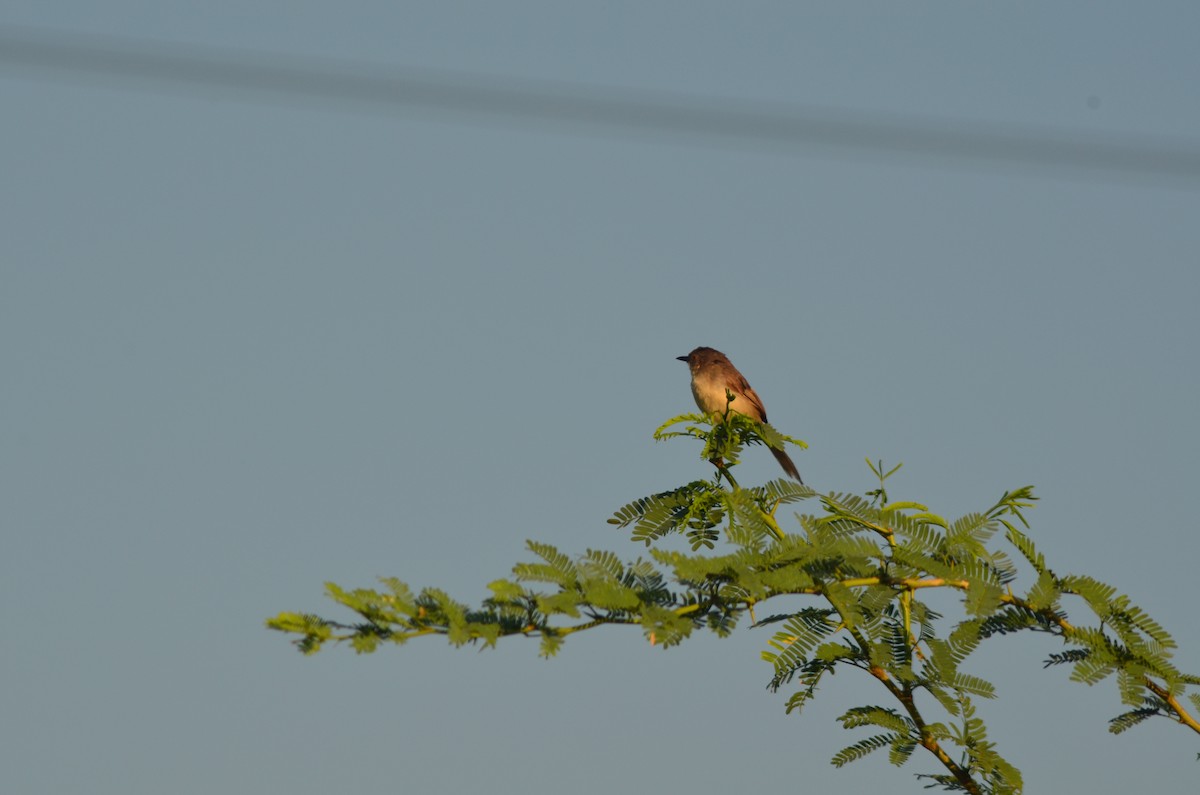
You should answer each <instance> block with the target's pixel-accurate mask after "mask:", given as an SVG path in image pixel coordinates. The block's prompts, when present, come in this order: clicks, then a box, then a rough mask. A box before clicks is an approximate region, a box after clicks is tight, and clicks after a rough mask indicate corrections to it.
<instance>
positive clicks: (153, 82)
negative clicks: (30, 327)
mask: <svg viewBox="0 0 1200 795" xmlns="http://www.w3.org/2000/svg"><path fill="white" fill-rule="evenodd" d="M3 74H7V75H9V76H17V77H30V76H35V77H39V78H45V77H57V78H58V79H67V80H72V81H77V82H87V83H92V82H96V81H100V82H102V83H104V84H108V85H115V86H117V87H120V88H152V89H157V90H168V91H171V92H177V91H179V90H181V89H192V90H216V91H219V92H221V96H222V97H232V98H242V99H245V98H253V97H271V98H275V99H287V100H291V101H298V102H302V103H310V104H311V103H319V104H331V105H335V106H338V107H340V108H344V109H349V110H355V109H391V110H400V111H405V110H408V111H414V110H415V111H418V112H420V113H423V114H429V113H434V114H440V115H441V116H442V117H447V116H448V117H451V118H454V119H458V120H461V119H463V118H472V119H487V120H493V121H502V122H508V123H517V124H535V125H538V129H544V128H545V125H546V124H550V125H552V127H553V128H555V129H565V130H582V131H584V132H586V133H588V134H597V133H621V134H633V135H650V136H652V137H654V138H656V139H661V138H664V137H665V138H666V139H667V140H669V141H671V142H680V143H682V142H686V143H699V144H705V143H711V144H719V145H721V146H726V147H729V146H732V147H735V148H740V149H747V150H762V149H763V148H766V149H767V150H769V151H775V152H777V151H785V152H791V153H800V154H802V153H807V152H811V151H813V150H821V151H823V152H841V153H850V154H853V153H860V154H869V155H876V156H878V155H885V156H915V157H917V158H919V159H921V160H923V161H926V162H929V161H932V162H935V163H938V162H947V161H950V162H955V161H957V162H968V163H969V162H975V163H981V164H989V165H1006V164H1007V165H1011V166H1017V167H1025V168H1030V167H1032V168H1034V169H1037V170H1039V171H1042V170H1057V171H1060V172H1074V173H1091V174H1096V175H1116V176H1119V175H1126V176H1134V177H1149V178H1154V179H1169V180H1171V181H1174V182H1176V183H1182V184H1186V185H1196V184H1200V143H1198V142H1196V141H1193V140H1180V139H1164V138H1154V137H1148V136H1134V135H1115V134H1111V133H1109V134H1101V133H1096V132H1092V131H1079V130H1061V129H1059V130H1056V129H1048V128H1036V127H1030V126H1018V125H1012V124H999V123H993V122H982V121H966V120H951V119H935V118H928V117H917V116H900V115H894V114H880V113H868V112H861V111H859V112H856V111H849V110H839V109H833V108H822V107H802V106H794V105H788V104H784V103H769V102H756V101H749V100H744V99H734V98H720V97H703V96H694V95H688V94H681V93H672V92H666V91H650V90H640V89H629V88H611V87H597V86H590V85H581V84H568V83H561V82H554V81H547V80H523V79H515V78H500V77H496V76H489V75H478V74H466V73H456V72H449V71H437V70H430V69H415V68H407V69H406V68H398V67H387V66H382V65H379V64H371V63H362V62H353V61H338V60H333V59H317V58H311V57H301V56H289V55H281V54H270V55H268V54H264V53H257V52H248V51H245V50H231V49H220V48H210V47H200V46H195V45H180V44H174V43H172V44H165V43H161V42H151V41H146V40H138V39H130V38H121V37H108V36H97V35H82V34H68V33H62V32H53V31H46V30H41V29H30V28H14V27H0V75H3Z"/></svg>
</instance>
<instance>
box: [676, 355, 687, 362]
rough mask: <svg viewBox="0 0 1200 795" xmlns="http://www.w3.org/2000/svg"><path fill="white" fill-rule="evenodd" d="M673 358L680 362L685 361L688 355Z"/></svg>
mask: <svg viewBox="0 0 1200 795" xmlns="http://www.w3.org/2000/svg"><path fill="white" fill-rule="evenodd" d="M675 358H676V359H678V360H679V361H681V362H686V361H687V360H688V357H686V356H676V357H675Z"/></svg>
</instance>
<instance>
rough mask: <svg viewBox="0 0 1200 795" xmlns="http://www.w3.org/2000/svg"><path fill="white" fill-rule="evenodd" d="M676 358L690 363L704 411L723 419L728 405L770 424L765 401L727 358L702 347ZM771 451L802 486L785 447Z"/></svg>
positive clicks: (695, 394)
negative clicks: (784, 449)
mask: <svg viewBox="0 0 1200 795" xmlns="http://www.w3.org/2000/svg"><path fill="white" fill-rule="evenodd" d="M675 358H676V359H678V360H679V361H681V362H687V366H688V369H689V370H690V371H691V373H692V397H694V398H695V399H696V405H697V406H699V407H700V410H701V411H703V412H705V413H706V414H715V415H717V416H720V415H722V414H724V413H725V409H726V406H728V408H729V409H730V410H732V411H736V412H737V413H739V414H744V415H745V416H747V417H749V418H750V419H752V420H754V421H756V422H766V421H767V409H766V408H765V407H764V406H763V402H762V398H760V397H759V396H758V393H757V392H755V391H754V389H753V387H751V386H750V382H749V381H747V380H746V377H745V376H744V375H742V374H741V372H739V371H738V369H737V368H736V367H734V366H733V362H731V361H729V357H728V356H726V355H725V354H723V353H721V352H720V351H718V350H716V349H715V348H706V347H704V346H701V347H699V348H696V349H695V350H693V351H692V352H691V353H689V354H688V355H687V356H676V357H675ZM726 390H728V391H729V392H730V393H732V394H733V401H732V402H730V401H729V400H728V399H727V397H726V394H725V392H726ZM770 450H771V455H773V456H775V460H776V461H778V462H779V466H781V467H783V471H784V472H785V473H787V474H788V475H789V476H790V477H793V478H795V479H796V480H797V481H799V482H800V483H801V484H802V485H803V483H804V481H803V480H801V479H800V472H799V470H797V469H796V465H795V464H793V463H792V459H791V458H789V457H788V454H787V453H785V452H784V451H783V448H775V447H772V448H770Z"/></svg>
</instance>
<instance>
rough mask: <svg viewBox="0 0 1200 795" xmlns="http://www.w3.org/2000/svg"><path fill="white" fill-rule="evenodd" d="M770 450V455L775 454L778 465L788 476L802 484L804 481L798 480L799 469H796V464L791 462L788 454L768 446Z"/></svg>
mask: <svg viewBox="0 0 1200 795" xmlns="http://www.w3.org/2000/svg"><path fill="white" fill-rule="evenodd" d="M770 450H771V455H773V456H775V460H776V461H778V462H779V466H781V467H783V471H784V472H786V473H787V474H788V475H789V476H790V477H793V478H795V479H796V480H797V482H799V483H800V485H801V486H803V485H804V481H803V480H800V470H798V469H796V465H795V464H793V463H792V459H791V458H789V457H788V454H787V453H785V452H783V450H776V449H775V448H774V447H772V448H770Z"/></svg>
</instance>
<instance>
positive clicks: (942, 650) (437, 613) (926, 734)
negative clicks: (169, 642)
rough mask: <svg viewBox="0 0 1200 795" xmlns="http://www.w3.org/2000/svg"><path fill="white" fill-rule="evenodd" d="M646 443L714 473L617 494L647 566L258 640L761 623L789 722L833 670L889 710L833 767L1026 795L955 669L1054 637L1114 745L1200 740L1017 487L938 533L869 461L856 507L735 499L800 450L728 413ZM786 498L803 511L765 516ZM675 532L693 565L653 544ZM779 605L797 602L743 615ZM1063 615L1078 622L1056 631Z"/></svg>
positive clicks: (1121, 622) (1131, 617)
mask: <svg viewBox="0 0 1200 795" xmlns="http://www.w3.org/2000/svg"><path fill="white" fill-rule="evenodd" d="M654 436H655V438H656V439H660V440H669V439H677V438H692V439H697V440H699V441H700V442H701V443H702V446H703V449H702V453H701V454H702V456H703V457H704V458H705V459H706V460H708V461H710V462H711V463H712V464H713V466H714V477H713V478H712V479H711V480H696V481H692V482H690V483H687V484H684V485H682V486H680V487H678V488H675V489H673V490H670V491H665V492H659V493H655V494H651V495H649V496H646V497H641V498H638V499H636V500H633V501H632V502H629V503H628V504H626V505H624V506H622V507H621V508H619V509H618V510H617V511H616V512H615V513H614V514H613V516H612V518H610V519H609V520H608V521H609V523H610V524H612V525H614V526H615V527H617V528H622V529H625V530H627V531H628V532H629V534H630V539H631V540H632V541H635V542H639V543H640V544H641V545H643V546H644V547H648V548H649V549H648V552H647V554H648V556H649V557H648V558H646V557H638V558H636V559H634V560H632V561H629V560H624V559H622V558H621V557H620V556H618V555H617V554H615V553H613V552H609V551H603V550H587V551H586V552H584V553H583V554H582V555H577V556H571V555H568V554H566V553H564V552H561V551H560V550H558V549H557V548H555V547H553V546H551V545H549V544H543V543H538V542H534V541H529V542H527V549H528V551H529V553H530V554H531V556H532V559H531V560H529V561H527V562H523V563H518V564H516V565H515V566H514V567H513V569H512V573H511V576H510V577H509V578H505V579H499V580H496V581H494V582H492V583H490V584H489V585H488V590H489V592H490V595H489V596H488V597H487V598H486V599H484V600H483V601H482V603H481V604H480V605H478V606H476V607H471V606H468V605H466V604H463V603H461V602H458V601H455V600H454V599H453V598H451V597H450V596H449V595H448V594H446V593H444V592H443V591H441V590H438V589H436V588H424V589H422V590H421V591H420V592H418V593H414V592H413V591H412V589H410V588H409V586H408V585H407V584H406V583H404V582H402V581H400V580H397V579H394V578H384V579H382V580H381V581H380V587H377V588H358V589H354V590H346V589H343V588H341V587H339V586H337V585H335V584H333V583H326V594H327V595H328V596H329V597H330V598H331V599H332V600H333V601H335V602H337V603H338V604H339V605H341V606H342V607H344V608H347V609H348V610H349V611H350V612H351V613H352V614H353V615H354V616H355V619H354V620H353V621H351V622H343V621H335V620H331V619H326V618H322V617H319V616H316V615H312V614H307V613H288V612H285V613H280V614H279V615H277V616H275V617H274V618H271V619H269V620H268V621H267V626H268V627H270V628H272V629H275V630H279V631H282V632H286V633H290V634H293V635H295V636H297V637H296V640H295V643H296V645H297V646H298V647H299V649H300V650H301V651H302V652H304V653H305V654H314V653H316V652H317V651H320V650H321V649H322V648H323V647H324V646H325V645H326V644H327V643H329V642H331V641H333V642H338V643H346V644H349V645H350V646H351V647H352V648H353V649H354V650H355V651H356V652H358V653H368V652H373V651H376V650H377V649H378V648H379V647H380V645H381V644H394V645H399V644H403V643H406V642H408V641H409V640H411V639H413V638H416V637H420V636H424V635H442V636H445V637H446V639H447V640H449V642H450V643H451V644H453V645H455V646H463V645H467V644H483V645H484V646H493V645H495V644H496V643H497V642H498V641H499V640H500V639H501V638H504V637H510V636H524V637H534V638H538V639H539V640H540V643H541V654H542V655H543V656H545V657H551V656H553V655H555V654H556V653H557V652H558V651H559V650H560V648H561V647H562V645H563V643H564V642H565V641H566V639H567V638H568V637H569V636H570V635H572V634H574V633H576V632H582V631H586V630H593V629H597V628H599V627H602V626H606V625H630V626H638V627H640V628H641V632H642V633H643V635H644V636H645V638H646V639H647V640H648V641H649V643H650V644H651V645H653V646H659V647H662V648H664V649H665V648H671V647H674V646H678V645H680V644H682V643H683V642H684V641H686V640H687V639H688V638H689V637H691V636H692V635H693V634H694V633H695V632H696V631H697V630H702V629H707V630H709V631H711V632H714V633H716V634H717V635H720V636H725V635H728V634H729V633H731V632H732V631H733V630H734V629H735V628H736V627H737V625H738V623H739V622H741V621H744V620H748V621H749V623H750V625H751V626H756V627H768V626H770V627H774V634H773V635H772V636H771V638H770V640H768V641H767V647H766V648H765V649H764V650H763V652H762V658H763V659H764V660H765V661H766V662H768V663H769V664H770V665H771V666H772V675H771V677H770V679H769V682H768V686H769V687H770V688H771V689H772V690H775V691H783V690H786V691H787V692H788V698H787V701H786V709H787V711H788V712H801V711H802V710H803V708H804V706H805V705H806V704H807V703H808V702H809V701H811V700H812V699H813V698H815V697H816V695H817V693H818V690H819V688H820V684H821V682H822V680H823V679H824V677H825V676H826V675H827V674H832V673H834V672H835V671H837V670H839V669H854V670H856V671H857V672H859V673H860V674H861V675H865V676H866V677H868V679H867V681H874V683H875V686H876V688H877V689H876V690H875V691H874V692H875V693H876V694H878V695H880V696H883V697H886V698H887V699H888V701H889V703H890V706H880V705H876V704H873V703H866V704H864V705H861V706H856V707H852V708H850V709H848V710H847V711H846V712H845V713H843V715H842V716H841V718H840V722H841V723H842V725H843V727H844V728H846V729H849V730H859V729H867V730H871V731H873V732H874V733H873V734H871V735H869V736H867V737H865V738H862V739H859V740H857V741H855V742H853V743H852V744H851V745H848V746H847V747H846V748H844V749H842V750H841V751H839V752H838V753H837V754H835V755H834V757H833V759H832V763H833V764H834V765H837V766H839V767H841V766H843V765H846V764H849V763H850V762H853V761H856V760H858V759H860V758H862V757H864V756H866V755H868V754H870V753H872V752H874V751H879V750H884V749H886V750H887V752H888V759H889V761H890V762H891V763H892V764H895V765H897V766H900V765H903V764H905V763H906V762H907V761H908V760H909V758H910V757H911V756H912V754H913V753H914V752H915V751H916V750H917V749H918V748H922V749H924V750H925V751H927V752H928V753H929V754H931V755H932V756H933V758H934V759H935V760H936V762H937V764H938V765H939V770H938V772H936V773H928V774H918V775H919V777H920V778H921V779H923V780H924V781H925V782H926V786H928V787H938V788H941V789H945V790H948V791H960V792H971V793H1019V792H1021V791H1022V789H1023V782H1022V778H1021V774H1020V771H1019V770H1018V769H1017V768H1016V767H1015V766H1014V765H1013V764H1012V763H1011V762H1009V761H1008V760H1007V759H1005V758H1004V757H1003V756H1002V755H1001V754H1000V752H999V750H998V749H997V746H996V744H995V743H994V742H993V741H992V740H990V739H989V737H988V733H987V727H986V725H985V723H984V720H983V718H982V717H981V716H980V715H979V713H978V710H977V706H976V700H977V699H990V698H993V697H994V695H995V687H994V686H993V685H992V683H990V682H988V681H986V680H984V679H982V678H980V677H978V676H975V675H973V674H971V673H969V672H968V671H967V670H965V667H966V665H967V663H968V662H969V659H970V657H971V655H972V654H974V653H976V652H977V651H979V650H980V649H981V648H985V647H984V644H983V642H984V641H985V640H988V639H990V638H992V637H993V636H998V635H1009V634H1014V633H1018V632H1036V633H1041V634H1044V635H1050V636H1054V637H1056V638H1057V639H1058V642H1059V643H1060V644H1061V650H1060V651H1055V652H1052V653H1050V654H1049V655H1048V656H1047V658H1046V660H1045V665H1046V667H1051V666H1068V667H1069V668H1070V671H1071V672H1070V678H1071V679H1072V680H1074V681H1077V682H1082V683H1084V684H1088V685H1094V684H1098V683H1100V682H1102V681H1104V680H1107V679H1110V678H1111V679H1113V680H1114V681H1115V683H1116V685H1117V692H1118V695H1119V697H1120V699H1121V702H1122V703H1123V704H1124V705H1125V706H1126V707H1127V708H1128V709H1127V711H1125V712H1123V713H1121V714H1120V715H1117V716H1116V717H1114V718H1113V719H1112V720H1111V721H1110V724H1109V728H1110V731H1112V732H1113V733H1114V734H1116V733H1121V732H1124V731H1126V730H1128V729H1130V728H1132V727H1133V726H1135V725H1138V724H1140V723H1142V722H1144V721H1145V720H1147V719H1149V718H1152V717H1166V718H1170V719H1171V720H1173V721H1176V722H1178V723H1179V724H1181V725H1183V726H1186V727H1188V728H1191V729H1192V730H1193V731H1196V732H1198V733H1200V723H1197V720H1196V718H1195V717H1194V715H1195V714H1196V712H1197V711H1198V710H1200V694H1198V693H1196V692H1195V690H1194V686H1195V685H1197V684H1200V679H1198V678H1197V677H1195V676H1192V675H1189V674H1185V673H1183V672H1181V671H1180V670H1179V669H1177V668H1176V667H1175V665H1174V663H1173V662H1172V661H1171V656H1172V650H1173V649H1175V647H1176V644H1175V641H1174V640H1173V639H1172V638H1171V636H1170V635H1169V634H1168V633H1167V631H1166V630H1165V629H1164V628H1163V627H1162V626H1161V625H1160V624H1158V623H1157V622H1156V621H1154V620H1153V619H1152V618H1151V617H1150V616H1149V615H1148V614H1147V613H1146V612H1145V611H1144V610H1142V609H1141V608H1139V607H1138V606H1136V605H1134V604H1133V603H1132V602H1131V601H1130V599H1129V598H1128V597H1127V596H1124V595H1122V594H1119V593H1118V592H1117V590H1116V589H1115V588H1113V587H1112V586H1110V585H1107V584H1105V583H1102V582H1099V581H1097V580H1095V579H1094V578H1091V577H1088V576H1086V575H1060V574H1058V573H1056V572H1055V570H1054V569H1052V568H1051V567H1050V566H1049V564H1048V563H1047V561H1046V560H1045V557H1044V556H1043V555H1042V554H1041V553H1040V552H1039V551H1038V550H1037V548H1036V546H1035V545H1034V542H1033V540H1032V538H1031V536H1030V525H1029V523H1028V521H1027V520H1026V516H1025V514H1026V512H1027V511H1028V510H1029V509H1030V508H1032V507H1033V506H1034V504H1035V502H1036V499H1037V498H1036V497H1035V496H1034V494H1033V489H1032V488H1031V487H1029V486H1024V487H1021V488H1017V489H1013V490H1011V491H1005V492H1003V493H1002V494H1001V495H1000V497H999V499H997V500H996V502H995V503H994V504H992V505H990V506H987V507H985V508H983V509H982V510H979V511H975V512H971V513H968V514H966V515H964V516H961V517H958V518H956V519H953V520H950V519H946V518H943V517H942V516H940V515H938V514H937V513H934V512H933V511H932V510H930V509H929V508H928V507H926V506H925V505H924V504H922V503H919V502H915V501H911V500H904V501H891V500H890V496H889V494H888V487H889V479H890V478H891V477H892V476H893V475H895V473H896V472H897V470H899V468H900V467H899V466H895V467H892V468H891V469H887V470H886V471H885V468H884V466H883V464H882V462H871V461H869V460H868V462H867V464H868V466H869V467H870V469H871V472H872V475H873V478H874V480H875V481H876V486H875V487H874V488H872V489H871V490H869V491H867V492H866V493H865V494H853V493H838V492H830V493H827V494H819V493H817V492H816V491H814V490H813V489H812V488H810V487H808V486H804V485H801V484H799V483H796V482H794V481H790V480H782V479H781V480H773V481H770V482H768V483H766V484H764V485H761V486H750V487H742V486H740V485H739V484H738V483H737V481H736V480H735V479H734V477H733V475H732V472H731V470H732V469H733V468H734V467H736V466H737V465H738V463H739V460H740V457H741V454H742V452H743V451H744V449H745V448H746V447H747V446H749V445H769V446H775V447H779V446H782V445H784V444H794V445H797V446H799V447H804V443H803V442H801V441H799V440H796V439H792V438H790V437H788V436H785V435H783V434H780V433H779V432H778V431H776V430H775V429H774V428H772V427H771V426H770V425H767V424H760V423H757V422H754V421H753V420H750V419H748V418H746V417H744V416H742V415H740V414H736V413H733V414H728V415H726V416H724V417H720V418H714V417H707V416H704V415H699V414H684V415H680V416H678V417H674V418H672V419H671V420H669V421H668V422H666V423H665V424H663V425H662V426H661V427H660V428H658V429H657V430H656V431H655V434H654ZM802 503H806V504H808V505H809V506H811V507H810V509H809V510H810V512H808V513H791V514H790V515H787V511H785V510H782V509H785V507H787V506H799V505H800V504H802ZM785 528H787V529H785ZM673 535H679V536H682V537H683V539H684V540H685V541H686V543H687V545H688V546H689V547H690V552H684V551H680V550H677V549H675V550H672V549H668V548H666V547H664V546H661V543H662V542H663V540H664V539H666V538H667V537H668V536H673ZM718 545H720V549H719V550H718ZM947 591H949V592H953V593H956V594H958V595H959V597H960V598H959V600H958V604H959V605H960V607H961V614H960V615H959V616H957V617H956V618H954V619H949V620H947V619H945V618H944V616H943V615H941V614H940V613H938V612H937V611H935V610H934V609H933V608H931V607H930V606H929V605H928V604H927V602H926V601H925V600H923V598H922V595H923V594H926V593H927V592H947ZM780 597H806V598H807V599H808V602H807V604H805V605H804V606H802V607H800V608H799V609H789V610H787V611H785V612H782V613H768V614H766V615H763V616H761V617H760V616H759V615H758V612H759V610H760V609H761V608H762V607H763V606H764V605H765V603H767V602H769V601H771V600H777V599H779V598H780ZM793 601H794V600H792V601H789V604H792V602H793ZM1068 607H1070V608H1071V609H1072V610H1076V611H1077V612H1079V613H1080V614H1082V615H1083V618H1082V619H1079V620H1078V621H1077V620H1075V619H1073V618H1072V617H1071V616H1069V615H1068V611H1067V610H1068ZM1189 688H1193V690H1192V692H1185V691H1187V690H1188V689H1189ZM864 692H866V691H865V690H864ZM1185 695H1186V698H1184V697H1185ZM1185 701H1186V702H1187V703H1188V705H1189V706H1185ZM933 713H937V714H936V716H934V717H936V718H937V719H936V720H934V719H932V718H931V717H930V716H931V715H933Z"/></svg>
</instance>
